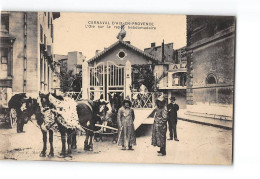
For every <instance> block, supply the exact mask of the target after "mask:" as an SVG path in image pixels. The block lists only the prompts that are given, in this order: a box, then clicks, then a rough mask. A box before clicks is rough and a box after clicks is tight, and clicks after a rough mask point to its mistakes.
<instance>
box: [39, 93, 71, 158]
mask: <svg viewBox="0 0 260 179" xmlns="http://www.w3.org/2000/svg"><path fill="white" fill-rule="evenodd" d="M50 95H51V96H53V97H54V98H55V99H57V100H60V101H64V98H63V97H62V96H57V95H55V94H50V93H48V94H42V93H40V94H39V100H40V101H39V104H38V106H40V108H38V110H36V114H35V118H36V120H37V124H38V125H39V126H40V129H41V132H42V135H43V149H42V151H41V154H40V156H41V157H45V156H46V150H47V132H49V143H50V153H49V155H48V157H53V156H54V149H53V130H52V127H53V126H54V125H57V127H58V130H59V132H60V134H61V142H62V150H61V153H60V156H63V157H65V156H67V155H70V154H71V153H72V148H73V147H71V146H72V137H76V136H73V134H74V133H76V130H75V129H73V128H66V127H65V126H64V125H63V124H62V123H61V122H60V121H62V119H61V118H62V116H61V115H59V113H58V112H56V111H57V110H59V109H57V107H56V106H55V105H54V104H53V103H51V101H50V99H49V98H50ZM58 118H60V119H61V120H58ZM66 139H67V144H68V150H67V151H66Z"/></svg>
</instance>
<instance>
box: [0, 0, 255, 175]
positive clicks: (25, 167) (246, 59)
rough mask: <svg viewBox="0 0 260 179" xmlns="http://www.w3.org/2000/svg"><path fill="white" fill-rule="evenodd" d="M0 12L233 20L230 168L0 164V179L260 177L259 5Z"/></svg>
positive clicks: (70, 0)
mask: <svg viewBox="0 0 260 179" xmlns="http://www.w3.org/2000/svg"><path fill="white" fill-rule="evenodd" d="M0 9H4V10H17V11H28V10H30V11H32V10H33V11H74V12H119V13H157V14H159V13H164V14H165V13H166V14H203V15H236V16H237V48H236V50H237V55H236V84H235V136H234V139H235V141H234V165H233V166H228V167H227V166H196V165H162V164H161V165H147V164H146V165H143V164H106V163H102V164H100V163H99V164H97V163H75V162H73V163H71V162H69V163H66V162H63V163H61V162H28V161H26V162H21V161H15V162H12V161H0V177H1V178H3V179H5V178H16V179H17V178H19V179H21V178H27V179H29V178H34V179H35V178H37V179H41V178H44V179H46V178H62V179H65V178H70V179H71V178H91V179H92V178H94V179H96V178H122V179H126V178H131V179H133V178H149V179H151V178H181V177H187V178H200V179H202V178H207V179H208V178H218V179H219V178H221V179H222V178H260V177H259V176H260V173H259V169H260V155H259V153H260V140H259V136H260V135H259V132H258V131H259V126H260V117H259V116H260V115H259V112H258V111H259V107H260V105H259V92H258V91H259V76H260V75H259V67H260V58H259V52H260V48H259V47H260V38H259V37H260V1H258V0H246V1H244V0H238V1H235V0H211V1H210V0H178V1H176V0H148V1H143V0H128V1H122V0H121V1H120V0H111V1H108V0H100V1H99V0H95V1H93V0H91V1H83V0H82V1H79V0H60V1H58V0H57V1H54V0H41V1H38V0H37V1H36V0H1V2H0Z"/></svg>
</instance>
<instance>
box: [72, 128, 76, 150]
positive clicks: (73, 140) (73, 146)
mask: <svg viewBox="0 0 260 179" xmlns="http://www.w3.org/2000/svg"><path fill="white" fill-rule="evenodd" d="M71 148H72V149H76V148H77V131H76V130H75V131H74V132H73V134H72V143H71Z"/></svg>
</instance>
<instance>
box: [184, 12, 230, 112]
mask: <svg viewBox="0 0 260 179" xmlns="http://www.w3.org/2000/svg"><path fill="white" fill-rule="evenodd" d="M187 50H188V51H187V71H188V79H187V82H188V86H187V104H193V105H194V107H192V110H195V109H196V110H198V109H199V108H203V109H205V110H204V112H207V113H210V112H212V111H215V112H217V111H216V110H215V108H216V107H215V106H218V107H223V111H222V110H219V112H220V113H221V112H223V113H225V114H231V115H232V107H231V108H230V106H233V93H234V90H233V89H234V70H235V19H234V17H215V16H211V17H204V16H187ZM209 76H212V77H214V78H215V79H216V84H209V83H208V81H207V79H208V77H209ZM205 105H206V106H207V108H205ZM195 106H197V107H195ZM198 106H201V107H198ZM202 106H204V107H202ZM221 109H222V108H221ZM225 109H228V110H226V112H225ZM206 110H208V111H206Z"/></svg>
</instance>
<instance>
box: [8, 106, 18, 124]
mask: <svg viewBox="0 0 260 179" xmlns="http://www.w3.org/2000/svg"><path fill="white" fill-rule="evenodd" d="M9 122H10V127H11V128H14V126H15V125H16V123H17V113H16V110H15V109H14V108H11V110H10V118H9Z"/></svg>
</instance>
